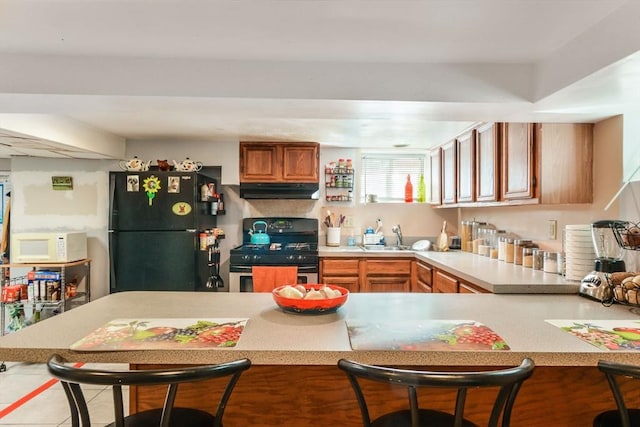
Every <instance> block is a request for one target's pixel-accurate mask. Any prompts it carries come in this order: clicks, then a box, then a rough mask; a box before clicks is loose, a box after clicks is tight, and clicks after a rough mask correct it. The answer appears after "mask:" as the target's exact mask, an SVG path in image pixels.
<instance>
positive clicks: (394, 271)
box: [361, 258, 411, 292]
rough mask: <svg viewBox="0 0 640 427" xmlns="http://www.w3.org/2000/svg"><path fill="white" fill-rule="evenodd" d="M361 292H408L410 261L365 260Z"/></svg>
mask: <svg viewBox="0 0 640 427" xmlns="http://www.w3.org/2000/svg"><path fill="white" fill-rule="evenodd" d="M365 272H366V276H365V280H364V282H363V284H362V288H361V291H362V292H409V291H410V290H411V260H410V259H389V258H386V259H371V258H369V259H367V261H366V267H365Z"/></svg>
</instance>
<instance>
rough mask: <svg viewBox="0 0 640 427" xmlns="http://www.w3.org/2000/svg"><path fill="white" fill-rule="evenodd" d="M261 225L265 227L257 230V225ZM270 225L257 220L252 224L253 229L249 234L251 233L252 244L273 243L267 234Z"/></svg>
mask: <svg viewBox="0 0 640 427" xmlns="http://www.w3.org/2000/svg"><path fill="white" fill-rule="evenodd" d="M258 225H261V226H263V227H264V229H263V230H257V229H256V226H258ZM268 228H269V225H268V224H267V223H266V222H265V221H256V222H254V223H253V225H252V226H251V230H249V234H250V235H251V244H252V245H268V244H269V243H271V238H270V237H269V235H268V234H267V229H268Z"/></svg>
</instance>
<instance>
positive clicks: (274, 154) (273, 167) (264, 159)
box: [240, 143, 278, 182]
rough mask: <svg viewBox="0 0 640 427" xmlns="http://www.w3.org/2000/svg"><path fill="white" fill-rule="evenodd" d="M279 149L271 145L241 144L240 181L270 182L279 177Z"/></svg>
mask: <svg viewBox="0 0 640 427" xmlns="http://www.w3.org/2000/svg"><path fill="white" fill-rule="evenodd" d="M277 170H278V147H277V146H276V145H270V144H246V143H241V144H240V181H241V182H269V181H275V180H276V179H277V177H278V172H277Z"/></svg>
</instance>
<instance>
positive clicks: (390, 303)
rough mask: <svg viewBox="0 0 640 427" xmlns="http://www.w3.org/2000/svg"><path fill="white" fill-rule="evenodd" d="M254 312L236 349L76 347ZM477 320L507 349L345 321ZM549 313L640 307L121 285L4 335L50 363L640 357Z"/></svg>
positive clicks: (0, 352)
mask: <svg viewBox="0 0 640 427" xmlns="http://www.w3.org/2000/svg"><path fill="white" fill-rule="evenodd" d="M121 318H125V319H140V320H141V319H145V318H160V319H164V318H166V319H171V318H247V319H249V321H248V324H247V326H246V328H245V331H244V332H243V334H242V336H241V338H240V340H239V343H238V345H237V346H236V347H235V348H231V349H210V350H203V349H196V350H162V351H144V350H133V351H111V352H85V353H80V352H76V351H72V350H70V349H69V347H70V346H71V344H73V343H74V342H75V341H77V340H79V339H81V338H83V337H84V336H86V335H87V334H89V333H90V332H92V331H93V330H95V329H97V328H99V327H100V326H102V325H104V324H105V323H107V322H109V321H111V320H114V319H121ZM350 318H352V319H361V320H370V321H384V320H389V321H403V322H409V323H410V322H412V321H425V320H430V319H436V320H455V319H458V320H459V319H465V320H475V321H477V322H481V323H483V324H486V325H487V326H489V327H491V328H492V329H494V330H495V331H496V332H497V333H498V334H499V335H500V336H502V337H503V338H504V339H505V340H506V342H507V343H508V344H509V345H510V347H511V350H510V351H479V352H478V351H475V352H474V351H471V352H470V351H429V352H407V351H357V352H354V351H352V350H351V347H350V344H349V336H348V333H347V328H346V325H345V320H346V319H350ZM545 319H578V320H579V319H587V320H589V319H591V320H597V319H634V320H640V318H639V317H638V314H637V313H636V309H632V308H629V307H626V306H618V305H616V306H612V307H605V306H603V305H602V304H600V303H598V302H595V301H591V300H589V299H586V298H583V297H579V296H575V295H495V294H473V295H469V294H414V293H406V294H405V293H388V294H381V293H359V294H351V295H349V299H348V300H347V302H346V304H345V305H344V306H343V307H341V308H340V309H339V310H338V311H337V312H336V313H331V314H324V315H300V314H290V313H285V312H283V311H282V310H281V309H279V308H278V307H277V306H276V305H275V303H274V301H273V299H272V296H271V294H268V293H192V292H121V293H116V294H111V295H107V296H105V297H103V298H100V299H98V300H95V301H92V302H91V303H89V304H86V305H83V306H81V307H77V308H75V309H73V310H70V311H68V312H65V313H62V314H60V315H57V316H54V317H52V318H50V319H47V320H46V321H43V322H39V323H36V324H34V325H31V326H29V327H27V328H25V329H22V330H21V331H19V332H16V333H12V334H9V335H6V336H4V337H1V338H0V358H1V359H3V360H8V361H29V362H44V361H46V360H47V358H48V357H49V356H50V354H51V353H52V352H58V353H60V354H62V355H64V356H65V357H67V358H68V359H70V360H73V361H88V362H90V361H96V362H115V363H117V362H124V363H165V364H174V363H210V362H221V361H225V360H231V359H233V358H236V357H249V358H251V360H252V361H253V363H254V364H267V365H289V364H304V365H334V364H335V363H336V362H337V360H338V359H339V358H341V357H352V358H357V359H358V360H362V361H365V362H370V363H388V364H401V365H425V364H427V365H462V366H464V365H470V364H474V365H510V364H516V363H519V361H520V360H521V359H522V358H523V357H526V356H529V357H533V358H534V359H535V360H536V363H537V364H539V365H548V366H594V365H595V364H596V363H597V361H598V359H600V358H602V357H607V358H608V359H610V360H618V361H624V362H637V361H638V360H639V357H640V352H624V351H621V352H603V351H601V350H599V349H598V348H596V347H594V346H592V345H590V344H588V343H585V342H583V341H581V340H579V339H576V338H575V337H573V336H571V335H569V334H567V333H566V332H563V331H561V330H560V329H559V328H557V327H554V326H552V325H550V324H548V323H547V322H545Z"/></svg>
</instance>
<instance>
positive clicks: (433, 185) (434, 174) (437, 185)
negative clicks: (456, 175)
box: [427, 147, 442, 205]
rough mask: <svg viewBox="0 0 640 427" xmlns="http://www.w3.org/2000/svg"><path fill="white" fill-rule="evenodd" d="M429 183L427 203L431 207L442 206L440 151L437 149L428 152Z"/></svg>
mask: <svg viewBox="0 0 640 427" xmlns="http://www.w3.org/2000/svg"><path fill="white" fill-rule="evenodd" d="M429 176H430V177H431V179H430V183H429V186H430V187H429V196H428V200H427V201H428V202H429V203H431V204H432V205H440V204H442V190H441V185H442V149H441V148H440V147H437V148H435V149H433V150H431V151H430V152H429Z"/></svg>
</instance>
